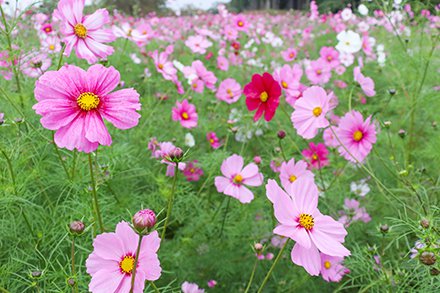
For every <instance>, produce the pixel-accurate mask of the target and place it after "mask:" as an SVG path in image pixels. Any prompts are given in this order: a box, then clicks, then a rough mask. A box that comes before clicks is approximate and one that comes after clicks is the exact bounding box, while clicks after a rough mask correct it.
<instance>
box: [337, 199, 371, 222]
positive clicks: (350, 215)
mask: <svg viewBox="0 0 440 293" xmlns="http://www.w3.org/2000/svg"><path fill="white" fill-rule="evenodd" d="M339 214H340V215H341V217H340V218H339V219H338V222H340V223H342V224H343V225H344V226H345V227H346V228H348V227H349V226H350V224H351V223H352V222H355V221H362V222H364V223H368V222H370V221H371V217H370V215H369V214H368V213H367V210H366V209H365V207H360V202H359V201H357V200H355V199H349V198H346V199H344V210H341V211H339Z"/></svg>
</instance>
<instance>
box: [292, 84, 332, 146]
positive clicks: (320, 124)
mask: <svg viewBox="0 0 440 293" xmlns="http://www.w3.org/2000/svg"><path fill="white" fill-rule="evenodd" d="M330 98H331V97H330V96H328V95H327V93H326V92H325V90H324V89H323V88H321V87H318V86H312V87H310V88H308V89H306V90H305V91H304V92H303V97H302V98H301V99H299V100H297V101H296V103H295V105H294V106H293V108H294V109H295V111H294V112H293V113H292V116H291V118H290V119H291V121H292V123H293V126H294V127H295V129H296V131H297V132H298V134H299V135H300V136H302V137H304V138H305V139H311V138H314V137H315V136H316V135H317V134H318V129H319V128H325V127H327V126H328V125H329V122H328V120H327V118H326V117H325V115H326V114H327V112H328V111H329V110H330V104H329V103H330Z"/></svg>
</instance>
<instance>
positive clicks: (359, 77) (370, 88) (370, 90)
mask: <svg viewBox="0 0 440 293" xmlns="http://www.w3.org/2000/svg"><path fill="white" fill-rule="evenodd" d="M353 75H354V80H355V81H357V82H358V83H359V85H360V86H361V88H362V91H363V92H364V94H365V95H366V96H367V97H372V96H374V95H376V91H375V90H374V81H373V79H371V78H370V77H365V76H364V75H363V74H362V72H361V68H360V67H359V66H356V67H355V68H354V69H353Z"/></svg>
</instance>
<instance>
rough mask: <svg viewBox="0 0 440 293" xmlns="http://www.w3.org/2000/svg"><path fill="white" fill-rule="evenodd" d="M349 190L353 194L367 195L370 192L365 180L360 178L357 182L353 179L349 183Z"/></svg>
mask: <svg viewBox="0 0 440 293" xmlns="http://www.w3.org/2000/svg"><path fill="white" fill-rule="evenodd" d="M350 190H351V192H353V193H354V194H356V195H358V196H362V197H364V196H365V195H367V194H368V193H369V192H370V187H369V186H368V184H367V183H366V182H365V180H360V181H358V182H354V181H353V182H351V184H350Z"/></svg>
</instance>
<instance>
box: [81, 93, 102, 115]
mask: <svg viewBox="0 0 440 293" xmlns="http://www.w3.org/2000/svg"><path fill="white" fill-rule="evenodd" d="M76 103H77V104H78V106H79V107H80V108H81V109H82V110H84V111H90V110H93V109H96V108H98V105H99V97H98V96H97V95H95V94H94V93H91V92H85V93H82V94H80V95H79V97H78V98H77V99H76Z"/></svg>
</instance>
